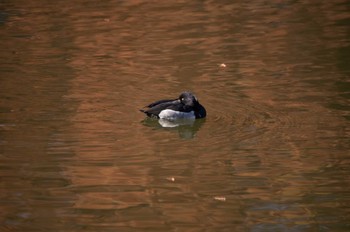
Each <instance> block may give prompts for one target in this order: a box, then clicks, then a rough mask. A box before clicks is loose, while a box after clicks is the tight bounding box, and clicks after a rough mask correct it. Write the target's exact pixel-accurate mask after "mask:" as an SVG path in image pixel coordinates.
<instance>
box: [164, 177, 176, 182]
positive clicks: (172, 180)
mask: <svg viewBox="0 0 350 232" xmlns="http://www.w3.org/2000/svg"><path fill="white" fill-rule="evenodd" d="M166 179H167V180H168V181H171V182H175V177H168V178H166Z"/></svg>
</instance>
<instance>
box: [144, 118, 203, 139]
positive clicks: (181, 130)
mask: <svg viewBox="0 0 350 232" xmlns="http://www.w3.org/2000/svg"><path fill="white" fill-rule="evenodd" d="M204 122H205V119H197V120H196V119H179V120H175V121H169V120H165V119H154V118H146V119H145V120H143V121H142V123H143V125H145V126H148V127H152V128H155V129H160V128H163V129H165V130H168V131H177V132H178V134H179V136H180V138H183V139H191V138H193V137H194V136H195V134H196V133H197V131H198V130H199V129H200V128H201V126H202V124H204Z"/></svg>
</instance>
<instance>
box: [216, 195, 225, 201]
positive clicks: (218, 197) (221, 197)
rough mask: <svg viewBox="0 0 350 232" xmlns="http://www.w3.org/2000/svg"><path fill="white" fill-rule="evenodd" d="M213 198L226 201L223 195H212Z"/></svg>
mask: <svg viewBox="0 0 350 232" xmlns="http://www.w3.org/2000/svg"><path fill="white" fill-rule="evenodd" d="M214 200H217V201H226V197H223V196H216V197H214Z"/></svg>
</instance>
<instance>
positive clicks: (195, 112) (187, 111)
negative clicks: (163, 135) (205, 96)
mask: <svg viewBox="0 0 350 232" xmlns="http://www.w3.org/2000/svg"><path fill="white" fill-rule="evenodd" d="M146 107H147V108H148V109H146V110H140V111H141V112H143V113H145V114H146V115H147V116H148V117H156V118H160V119H167V120H176V119H195V118H205V116H206V110H205V108H204V107H203V106H202V105H201V104H199V102H198V100H197V98H196V97H195V96H194V95H193V94H192V93H191V92H183V93H181V95H180V96H179V98H178V99H174V100H159V101H156V102H153V103H151V104H149V105H148V106H146Z"/></svg>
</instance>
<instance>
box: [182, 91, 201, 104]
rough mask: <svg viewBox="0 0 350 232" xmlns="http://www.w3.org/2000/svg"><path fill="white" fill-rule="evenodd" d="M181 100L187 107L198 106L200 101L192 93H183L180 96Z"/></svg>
mask: <svg viewBox="0 0 350 232" xmlns="http://www.w3.org/2000/svg"><path fill="white" fill-rule="evenodd" d="M179 100H180V102H181V103H182V104H184V105H186V106H192V107H194V106H196V105H197V104H198V100H197V98H196V96H194V95H193V94H192V93H191V92H183V93H181V94H180V96H179Z"/></svg>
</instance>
